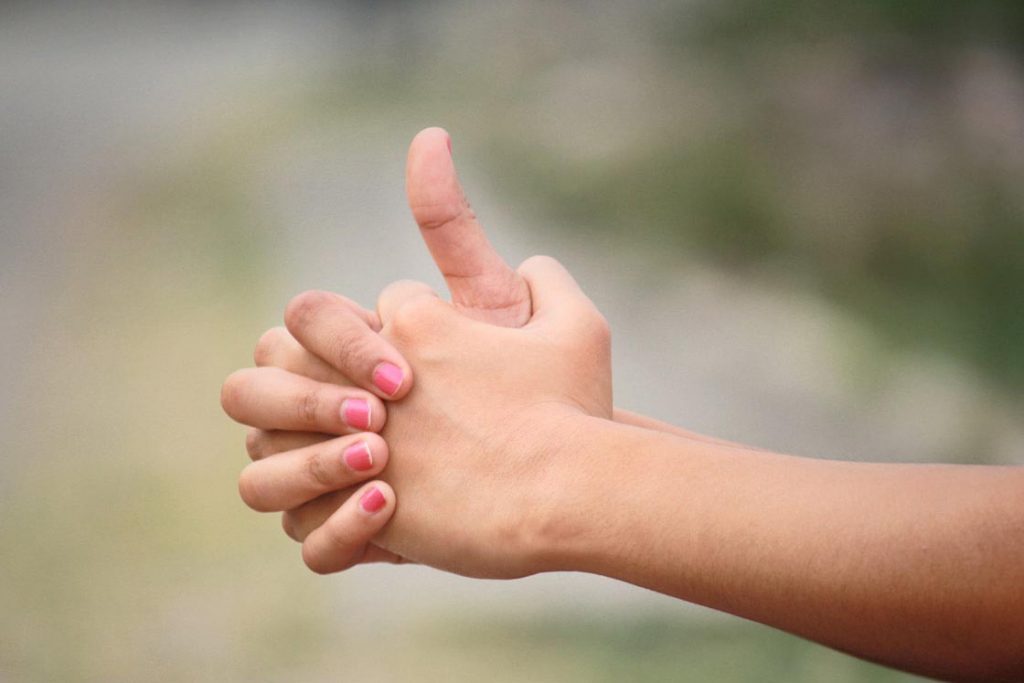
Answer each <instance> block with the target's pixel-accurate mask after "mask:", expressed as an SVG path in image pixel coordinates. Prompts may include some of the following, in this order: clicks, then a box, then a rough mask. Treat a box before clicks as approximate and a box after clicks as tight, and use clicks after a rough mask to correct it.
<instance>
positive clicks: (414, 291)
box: [377, 280, 438, 325]
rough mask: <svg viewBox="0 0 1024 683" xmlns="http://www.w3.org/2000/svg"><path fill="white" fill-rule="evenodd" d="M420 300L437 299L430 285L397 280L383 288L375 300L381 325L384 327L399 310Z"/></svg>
mask: <svg viewBox="0 0 1024 683" xmlns="http://www.w3.org/2000/svg"><path fill="white" fill-rule="evenodd" d="M420 298H427V299H438V296H437V292H435V291H434V290H433V289H431V288H430V285H426V284H423V283H422V282H416V281H415V280H399V281H397V282H392V283H391V284H390V285H388V286H387V287H385V288H384V290H383V291H382V292H381V293H380V296H379V297H378V298H377V314H378V315H379V316H380V320H381V323H382V324H384V325H386V324H388V323H389V322H390V321H391V320H392V319H393V318H394V317H395V313H396V312H397V311H398V309H399V308H401V307H402V306H404V305H406V304H407V303H409V302H411V301H414V300H416V299H420Z"/></svg>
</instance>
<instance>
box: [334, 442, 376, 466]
mask: <svg viewBox="0 0 1024 683" xmlns="http://www.w3.org/2000/svg"><path fill="white" fill-rule="evenodd" d="M341 457H342V459H343V460H344V461H345V464H346V465H348V466H349V468H350V469H353V470H355V471H356V472H365V471H366V470H368V469H370V468H371V467H373V454H372V453H370V446H369V444H367V443H366V442H365V441H360V442H359V443H355V444H352V445H351V446H349V447H348V448H346V449H345V452H344V453H342V454H341Z"/></svg>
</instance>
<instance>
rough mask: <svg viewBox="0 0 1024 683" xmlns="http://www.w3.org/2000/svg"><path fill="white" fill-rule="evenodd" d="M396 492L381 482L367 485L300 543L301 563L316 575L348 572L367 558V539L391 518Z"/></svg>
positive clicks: (375, 533) (368, 540)
mask: <svg viewBox="0 0 1024 683" xmlns="http://www.w3.org/2000/svg"><path fill="white" fill-rule="evenodd" d="M394 511H395V492H394V491H393V490H392V489H391V487H390V486H388V485H387V484H385V483H384V482H382V481H375V482H372V483H370V484H367V485H366V486H364V487H363V488H362V489H360V490H359V491H358V492H357V493H356V494H355V495H353V496H352V497H351V498H349V499H348V500H347V501H345V504H344V505H342V506H341V507H340V508H339V509H338V511H337V512H335V513H334V514H333V515H331V517H330V518H329V519H328V520H327V521H326V522H324V524H323V525H322V526H321V527H320V528H318V529H317V530H316V531H314V532H313V533H311V534H310V535H309V536H307V537H306V540H305V541H303V542H302V560H303V561H304V562H305V563H306V566H307V567H309V568H310V569H312V570H313V571H314V572H316V573H317V574H330V573H332V572H339V571H342V570H344V569H348V568H349V567H351V566H352V565H354V564H358V563H359V562H361V561H362V560H363V558H364V557H366V553H367V549H368V546H369V543H370V540H371V539H372V538H373V537H374V536H376V535H377V533H378V532H380V530H381V529H382V528H383V527H384V525H385V524H387V522H388V520H389V519H391V515H392V514H394Z"/></svg>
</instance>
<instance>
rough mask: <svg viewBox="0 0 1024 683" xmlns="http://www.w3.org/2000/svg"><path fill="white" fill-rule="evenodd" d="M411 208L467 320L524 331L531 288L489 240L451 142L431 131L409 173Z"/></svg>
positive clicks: (415, 144) (416, 145)
mask: <svg viewBox="0 0 1024 683" xmlns="http://www.w3.org/2000/svg"><path fill="white" fill-rule="evenodd" d="M405 191H406V194H407V195H408V198H409V208H410V209H412V215H413V218H415V219H416V223H417V224H418V225H419V226H420V233H421V234H422V235H423V241H424V242H426V243H427V248H428V249H430V254H431V256H433V257H434V262H435V263H436V264H437V267H438V268H439V269H440V270H441V274H442V275H444V279H445V282H447V283H448V289H449V291H450V292H451V295H452V303H453V304H455V306H456V307H457V308H458V309H459V310H460V311H462V312H463V313H464V314H466V315H468V316H470V317H472V318H476V319H477V320H481V321H483V322H487V323H491V324H493V325H500V326H502V327H522V326H523V325H525V324H526V323H527V321H529V319H530V313H531V304H530V288H529V286H528V285H527V284H526V281H525V280H524V279H523V278H522V277H521V276H520V275H519V274H518V273H517V272H516V271H514V270H513V269H512V268H510V267H509V266H508V264H507V263H505V261H504V259H502V258H501V256H500V255H499V254H498V252H497V251H495V250H494V247H493V246H491V243H490V242H489V241H488V240H487V235H485V234H484V230H483V228H482V227H481V226H480V223H478V222H477V220H476V215H475V214H474V213H473V209H472V208H471V207H470V206H469V201H467V199H466V195H465V193H464V192H463V191H462V185H461V184H460V183H459V178H458V176H457V175H456V174H455V163H454V162H453V161H452V155H451V138H450V137H449V135H448V133H447V132H446V131H444V130H443V129H441V128H427V129H426V130H423V131H420V133H419V134H417V135H416V137H415V138H413V141H412V144H411V145H410V146H409V158H408V162H407V164H406V169H405Z"/></svg>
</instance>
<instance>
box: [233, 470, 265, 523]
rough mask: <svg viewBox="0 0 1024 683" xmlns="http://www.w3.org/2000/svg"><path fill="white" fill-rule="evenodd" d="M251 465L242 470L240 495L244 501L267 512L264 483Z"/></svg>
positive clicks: (254, 508)
mask: <svg viewBox="0 0 1024 683" xmlns="http://www.w3.org/2000/svg"><path fill="white" fill-rule="evenodd" d="M251 467H252V466H251V465H250V466H249V467H246V468H245V469H244V470H242V474H241V475H239V477H238V495H239V496H241V498H242V502H244V503H245V504H246V505H248V506H249V507H250V508H252V509H253V510H256V511H257V512H267V507H266V504H265V503H266V501H265V495H264V490H263V485H262V483H261V481H260V478H259V477H258V476H257V475H256V474H255V472H254V470H252V469H251Z"/></svg>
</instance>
